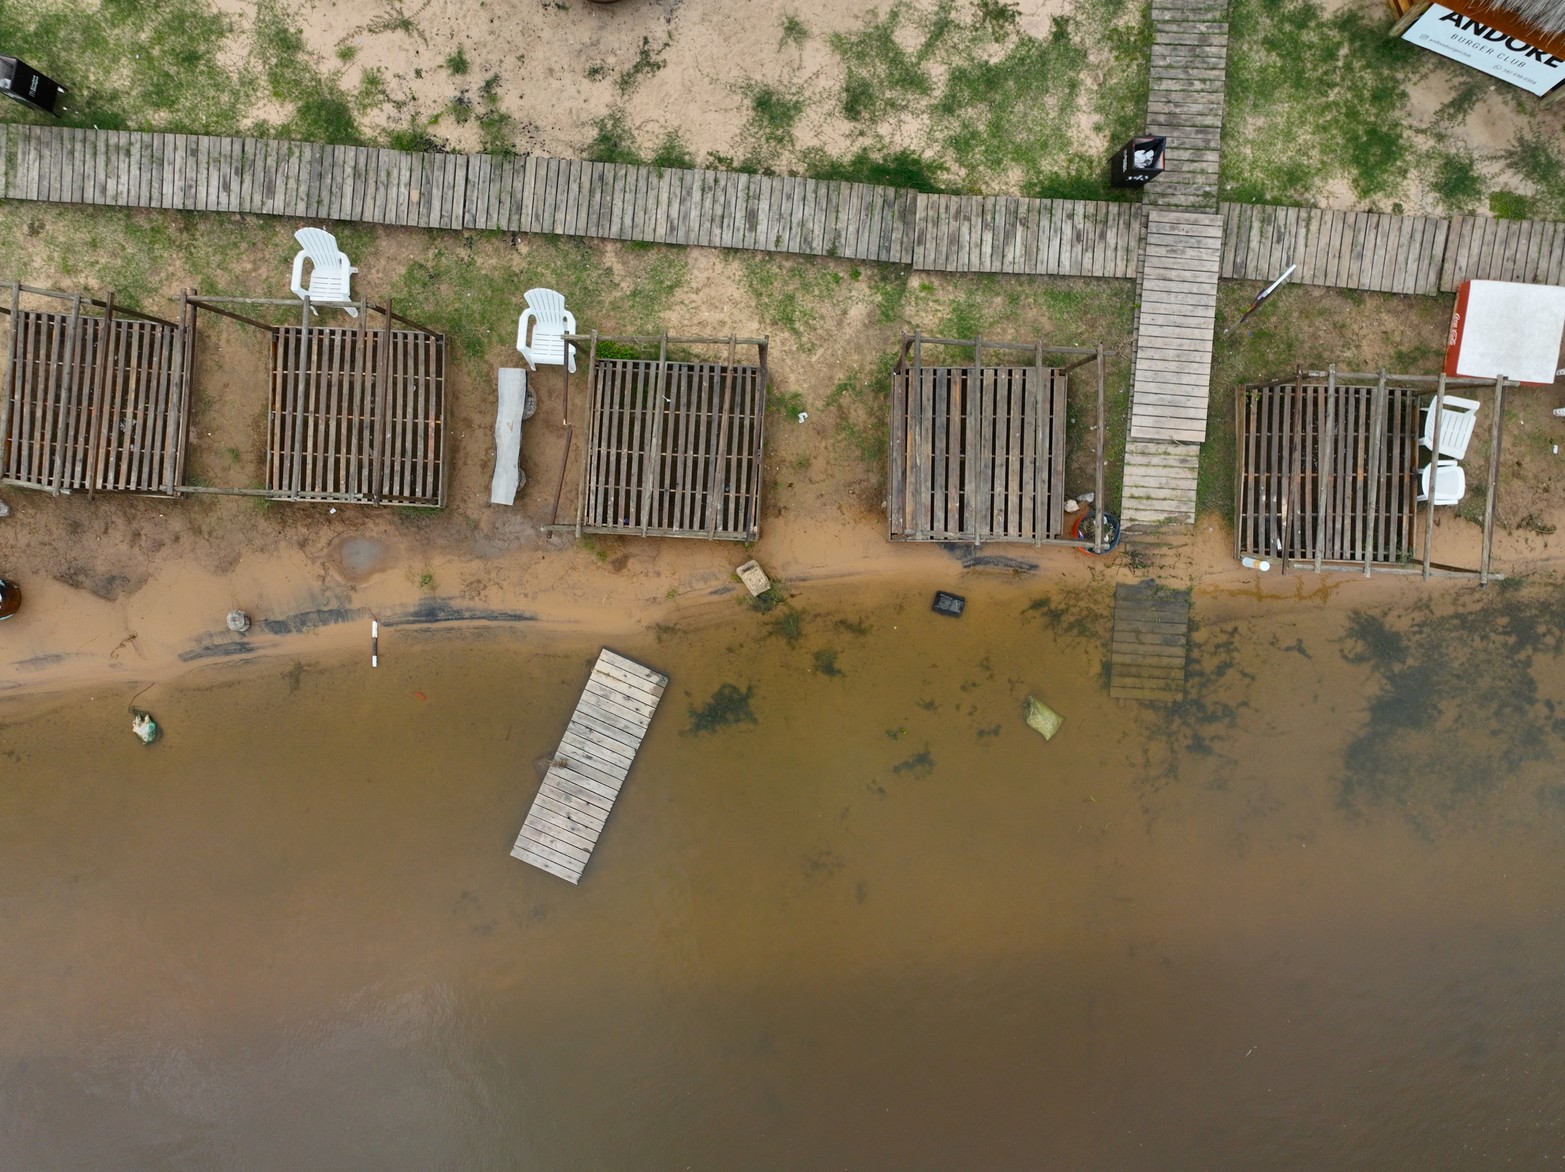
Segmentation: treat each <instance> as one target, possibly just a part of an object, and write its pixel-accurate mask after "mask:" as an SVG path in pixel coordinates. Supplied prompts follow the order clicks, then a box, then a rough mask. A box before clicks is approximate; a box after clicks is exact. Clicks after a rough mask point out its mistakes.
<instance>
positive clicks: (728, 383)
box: [706, 335, 764, 539]
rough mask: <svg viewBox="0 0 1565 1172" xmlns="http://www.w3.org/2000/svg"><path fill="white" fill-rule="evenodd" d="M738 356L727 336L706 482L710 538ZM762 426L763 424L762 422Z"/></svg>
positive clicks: (735, 345) (714, 527)
mask: <svg viewBox="0 0 1565 1172" xmlns="http://www.w3.org/2000/svg"><path fill="white" fill-rule="evenodd" d="M737 358H738V341H737V340H736V339H735V338H734V337H733V336H732V335H730V336H729V338H728V369H727V371H725V372H724V374H723V402H722V406H721V407H720V408H719V409H718V413H717V453H716V455H715V456H714V457H713V458H712V470H711V473H710V474H709V475H708V476H707V482H706V516H707V525H706V535H707V538H708V539H710V538H712V537H714V536H716V534H717V512H718V510H717V507H716V504H715V501H716V500H717V486H718V484H719V482H720V481H721V479H722V475H723V460H724V459H726V458H727V456H728V415H729V411H730V410H731V409H732V407H733V402H734V362H735V361H736V360H737ZM763 426H764V424H763Z"/></svg>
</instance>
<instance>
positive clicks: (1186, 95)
mask: <svg viewBox="0 0 1565 1172" xmlns="http://www.w3.org/2000/svg"><path fill="white" fill-rule="evenodd" d="M1227 69H1228V0H1152V65H1151V74H1150V85H1149V88H1148V91H1147V133H1149V134H1160V135H1165V136H1167V138H1168V148H1167V156H1166V170H1165V171H1164V172H1163V174H1161V175H1159V176H1158V177H1157V178H1156V179H1154V180H1153V181H1152V182H1151V183H1150V184H1149V185H1148V186H1147V188H1146V195H1145V201H1146V215H1145V229H1144V231H1145V237H1144V240H1143V244H1142V250H1141V263H1140V266H1139V269H1138V273H1137V281H1138V285H1137V294H1138V296H1137V301H1138V302H1139V305H1138V308H1137V310H1136V342H1135V359H1134V368H1133V374H1132V382H1131V398H1130V412H1131V414H1130V434H1129V436H1128V437H1127V442H1126V445H1125V465H1124V468H1125V471H1124V480H1123V483H1122V484H1121V493H1120V522H1121V523H1122V524H1123V525H1124V526H1125V527H1126V528H1127V529H1137V528H1146V527H1148V526H1156V525H1161V524H1163V523H1165V522H1167V521H1170V520H1172V521H1174V522H1176V523H1189V522H1193V521H1194V520H1195V508H1196V465H1197V464H1198V462H1199V449H1198V448H1195V447H1190V446H1188V445H1199V444H1200V443H1201V442H1202V441H1203V440H1205V438H1206V409H1207V395H1208V391H1209V389H1210V383H1211V378H1212V330H1213V326H1214V323H1215V322H1216V317H1217V277H1218V259H1219V257H1220V254H1221V245H1222V231H1223V225H1222V221H1221V220H1220V219H1219V218H1218V217H1217V216H1216V215H1214V214H1213V213H1214V212H1215V211H1216V209H1217V172H1218V165H1219V161H1220V158H1221V148H1222V139H1223V107H1224V97H1223V90H1224V85H1225V80H1224V79H1225V78H1226V76H1227Z"/></svg>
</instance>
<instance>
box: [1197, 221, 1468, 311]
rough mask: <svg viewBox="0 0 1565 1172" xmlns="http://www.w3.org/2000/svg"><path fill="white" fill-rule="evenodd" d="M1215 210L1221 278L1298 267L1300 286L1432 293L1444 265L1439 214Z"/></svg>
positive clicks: (1273, 274)
mask: <svg viewBox="0 0 1565 1172" xmlns="http://www.w3.org/2000/svg"><path fill="white" fill-rule="evenodd" d="M1221 211H1222V216H1223V257H1222V268H1221V271H1220V274H1219V275H1220V276H1223V277H1226V278H1232V279H1236V280H1250V281H1268V282H1269V281H1272V280H1274V279H1276V278H1277V277H1280V276H1281V275H1282V274H1283V272H1284V271H1285V270H1286V269H1287V267H1288V266H1289V265H1297V266H1298V268H1297V269H1295V271H1294V274H1293V276H1292V278H1291V279H1292V280H1294V281H1298V282H1300V283H1302V284H1306V285H1325V286H1328V287H1331V288H1337V289H1363V290H1365V291H1368V292H1375V293H1425V294H1434V293H1438V292H1439V291H1440V290H1441V288H1442V271H1443V269H1445V268H1448V267H1449V266H1450V264H1451V261H1450V254H1449V252H1448V244H1449V242H1450V239H1451V228H1452V223H1451V221H1448V220H1445V219H1442V218H1440V217H1438V216H1390V215H1381V214H1379V213H1373V212H1346V211H1331V210H1327V209H1323V208H1293V207H1278V206H1272V205H1251V204H1223V205H1222V209H1221ZM1461 218H1462V217H1458V219H1461ZM1453 288H1454V286H1453Z"/></svg>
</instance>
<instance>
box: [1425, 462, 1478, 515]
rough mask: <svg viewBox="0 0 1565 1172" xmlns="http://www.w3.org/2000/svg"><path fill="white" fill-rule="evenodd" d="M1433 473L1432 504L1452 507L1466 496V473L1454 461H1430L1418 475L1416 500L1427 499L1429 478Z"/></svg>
mask: <svg viewBox="0 0 1565 1172" xmlns="http://www.w3.org/2000/svg"><path fill="white" fill-rule="evenodd" d="M1431 472H1433V473H1434V478H1435V493H1434V498H1435V499H1434V504H1436V505H1454V504H1457V503H1459V502H1460V501H1461V499H1462V498H1463V497H1464V496H1466V495H1467V473H1465V472H1463V471H1462V466H1461V465H1460V464H1458V463H1457V462H1456V461H1455V460H1440V461H1431V462H1430V463H1428V464H1425V465H1424V467H1423V468H1422V469H1421V470H1420V471H1419V474H1418V499H1419V500H1420V501H1427V500H1428V499H1429V476H1430V473H1431Z"/></svg>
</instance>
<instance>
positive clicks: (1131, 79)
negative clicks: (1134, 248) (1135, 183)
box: [812, 0, 1151, 199]
mask: <svg viewBox="0 0 1565 1172" xmlns="http://www.w3.org/2000/svg"><path fill="white" fill-rule="evenodd" d="M1019 15H1020V12H1019V8H1018V7H1017V6H1016V5H1015V4H1012V3H1007V2H1004V0H979V2H978V3H977V4H976V5H975V6H974V7H973V8H971V9H968V8H962V9H958V8H957V6H956V5H954V4H952V3H949V2H937V3H933V4H913V3H909V2H907V0H901V2H899V3H894V4H892V5H891V6H890V7H889V8H888V9H886V11H885V13H884V15H882V16H879V17H878V18H876V19H871V20H869V21H867V22H866V23H865V24H864V25H863V26H862V27H861V28H859V29H857V30H854V31H853V32H849V33H839V34H836V35H834V36H833V37H832V38H831V47H832V50H833V52H834V53H835V54H836V56H837V59H838V63H839V65H840V67H841V70H842V81H841V84H840V87H839V90H838V92H837V94H836V99H835V102H834V106H835V109H836V112H837V114H838V115H839V116H840V117H841V118H842V119H843V120H844V121H846V122H848V123H850V124H851V125H852V126H854V127H856V128H857V130H858V133H859V134H860V136H861V137H863V138H866V139H869V140H871V141H872V142H873V143H875V144H876V146H874V147H872V148H868V151H867V157H868V158H869V159H871V160H873V159H875V158H887V157H889V156H890V155H892V154H893V153H894V152H893V151H890V150H887V149H885V147H884V145H883V144H888V143H890V142H892V141H895V140H896V139H897V138H901V137H905V135H904V133H903V132H905V128H906V127H907V126H908V125H909V124H910V123H922V125H923V126H924V127H925V128H926V130H925V131H924V133H922V134H920V136H919V140H920V142H922V143H926V144H928V145H926V146H925V147H924V148H923V149H922V151H921V154H920V156H917V157H920V158H922V160H924V165H923V169H922V170H912V171H911V173H910V178H911V179H912V180H913V182H909V183H908V184H907V186H911V187H917V188H919V189H920V190H926V191H933V190H940V189H941V187H942V186H945V184H946V180H945V175H946V174H950V175H951V177H952V179H953V180H954V183H953V184H952V186H954V187H955V188H956V189H958V190H963V191H978V190H983V191H994V190H1004V189H1006V188H1007V187H1012V186H1013V185H1014V188H1015V189H1019V190H1022V191H1026V192H1029V193H1031V192H1048V193H1050V194H1054V193H1062V194H1063V193H1066V192H1069V193H1070V194H1072V195H1073V196H1074V195H1085V196H1087V197H1088V198H1096V199H1104V198H1123V194H1122V193H1117V192H1114V191H1112V190H1111V189H1109V188H1108V186H1107V174H1106V167H1105V166H1104V162H1103V160H1104V159H1105V158H1106V156H1107V154H1108V151H1109V149H1110V145H1111V141H1112V140H1115V139H1117V138H1128V137H1129V136H1130V135H1131V134H1132V133H1135V132H1136V131H1137V130H1138V129H1139V128H1140V126H1139V124H1140V121H1141V112H1142V111H1143V110H1144V109H1145V107H1146V71H1147V61H1148V57H1149V54H1150V46H1151V23H1150V19H1149V17H1148V14H1147V12H1146V11H1145V10H1144V9H1143V8H1141V7H1140V6H1134V7H1133V6H1130V5H1128V4H1126V3H1124V2H1123V0H1080V2H1079V3H1078V4H1077V5H1076V6H1075V10H1074V12H1072V13H1071V14H1069V15H1060V16H1056V17H1054V18H1053V20H1052V21H1051V24H1050V27H1049V31H1048V32H1047V34H1046V35H1044V36H1041V37H1035V36H1031V35H1029V34H1027V33H1025V32H1023V31H1022V29H1021V25H1020V20H1019ZM865 149H866V148H859V150H858V151H857V152H855V156H849V157H848V158H847V159H845V160H844V163H848V162H851V161H852V159H853V158H854V157H856V155H858V154H860V153H863V152H864V151H865ZM898 149H902V150H905V149H906V148H901V147H899V148H898ZM910 162H911V160H907V159H904V160H902V163H903V166H904V167H905V166H907V164H908V163H910ZM812 173H814V168H813V167H812Z"/></svg>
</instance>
